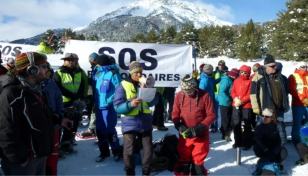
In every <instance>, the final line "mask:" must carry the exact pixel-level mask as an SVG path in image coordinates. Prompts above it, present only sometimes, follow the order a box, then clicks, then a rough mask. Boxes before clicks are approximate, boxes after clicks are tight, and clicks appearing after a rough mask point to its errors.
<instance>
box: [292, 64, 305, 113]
mask: <svg viewBox="0 0 308 176" xmlns="http://www.w3.org/2000/svg"><path fill="white" fill-rule="evenodd" d="M295 76H298V77H299V78H300V79H301V82H296V79H295ZM288 80H289V86H290V94H291V95H292V106H300V107H305V106H306V105H305V104H303V103H302V101H303V100H304V98H308V72H307V71H300V70H298V69H295V71H294V74H292V75H290V76H289V78H288ZM297 86H301V87H298V88H297ZM302 86H306V87H302ZM297 89H298V90H297Z"/></svg>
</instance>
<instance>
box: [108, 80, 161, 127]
mask: <svg viewBox="0 0 308 176" xmlns="http://www.w3.org/2000/svg"><path fill="white" fill-rule="evenodd" d="M126 81H128V82H131V83H133V82H132V80H131V79H130V78H129V77H128V78H126ZM133 84H134V86H135V89H136V90H137V89H138V87H139V85H138V84H136V83H133ZM158 96H159V95H158V93H156V95H155V98H154V99H153V100H152V101H151V102H148V106H149V107H151V106H154V105H155V104H157V102H158ZM113 105H114V109H115V111H116V112H117V113H118V114H127V113H129V112H131V111H132V110H133V108H132V107H131V105H130V101H128V100H127V99H126V93H125V90H124V88H123V86H122V84H120V85H119V86H118V87H117V89H116V92H115V96H114V100H113ZM152 120H153V116H152V114H144V113H142V112H139V114H138V115H136V116H125V117H121V125H122V133H126V132H129V131H137V132H140V133H142V132H144V131H149V130H153V128H152Z"/></svg>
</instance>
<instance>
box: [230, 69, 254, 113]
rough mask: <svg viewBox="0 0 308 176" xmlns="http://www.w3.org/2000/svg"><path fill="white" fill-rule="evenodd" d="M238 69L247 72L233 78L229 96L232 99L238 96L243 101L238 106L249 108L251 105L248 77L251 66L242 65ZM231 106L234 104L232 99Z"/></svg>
mask: <svg viewBox="0 0 308 176" xmlns="http://www.w3.org/2000/svg"><path fill="white" fill-rule="evenodd" d="M239 70H240V71H244V72H247V73H248V74H247V75H240V77H239V78H237V79H235V80H234V83H233V86H232V89H231V96H232V99H234V98H235V97H238V98H239V99H240V100H241V101H242V102H243V104H242V105H241V106H240V107H242V108H251V107H252V106H251V102H250V89H251V80H250V79H249V77H250V72H251V68H250V67H249V66H246V65H243V66H241V68H240V69H239ZM232 106H234V101H233V103H232Z"/></svg>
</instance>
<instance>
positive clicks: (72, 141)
mask: <svg viewBox="0 0 308 176" xmlns="http://www.w3.org/2000/svg"><path fill="white" fill-rule="evenodd" d="M75 136H76V132H73V133H72V136H71V139H70V142H71V144H72V145H73V146H75V145H77V142H76V139H75Z"/></svg>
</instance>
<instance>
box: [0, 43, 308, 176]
mask: <svg viewBox="0 0 308 176" xmlns="http://www.w3.org/2000/svg"><path fill="white" fill-rule="evenodd" d="M50 52H51V50H50V49H48V46H47V45H46V44H45V43H41V44H40V45H39V46H38V50H37V51H36V52H27V53H22V54H20V55H19V56H17V57H16V60H14V59H10V60H8V61H7V63H6V65H5V66H4V67H3V66H0V107H1V108H0V121H1V123H0V149H1V150H0V156H1V167H2V170H3V172H4V174H5V175H45V174H46V175H57V164H58V160H59V158H61V157H64V156H65V155H69V154H72V153H76V152H77V151H76V150H75V149H74V146H75V145H77V144H78V143H77V142H76V140H75V135H76V132H77V128H78V126H79V123H80V121H81V119H82V111H80V109H79V110H78V108H77V109H76V106H77V105H76V104H79V105H80V107H83V108H82V110H83V109H84V105H85V103H87V104H88V106H89V109H91V110H92V112H91V115H89V117H90V123H89V127H88V129H87V130H86V131H83V132H81V134H80V135H81V137H89V136H90V137H91V136H97V139H98V148H99V151H100V154H99V156H98V157H97V158H95V159H93V160H95V161H96V162H103V161H104V160H105V159H106V158H107V157H110V156H111V154H110V150H109V147H110V148H111V153H112V155H113V158H114V161H115V162H118V161H120V160H121V159H123V161H124V171H125V173H126V175H135V160H134V153H135V150H136V144H137V143H141V144H142V147H143V150H144V155H143V157H142V174H143V175H145V176H147V175H150V174H151V163H152V159H153V143H152V141H153V136H152V131H153V129H157V130H160V131H167V130H168V128H167V127H165V125H164V122H165V120H169V121H171V122H173V123H174V127H175V128H176V129H177V130H178V133H179V135H178V136H179V140H178V144H177V150H178V154H179V161H178V163H177V164H176V165H175V168H174V174H175V175H189V174H191V175H208V172H207V170H206V168H205V167H204V160H205V158H206V156H207V154H208V152H209V150H210V147H209V145H210V133H217V132H218V131H220V132H221V134H222V140H225V141H228V142H232V139H231V133H232V132H233V134H234V144H233V148H241V149H242V150H250V149H251V148H252V147H253V151H254V153H255V155H256V156H257V157H260V159H259V161H258V163H257V170H256V172H255V174H256V175H264V174H266V175H268V174H271V173H277V172H279V170H282V169H283V164H282V161H284V160H285V159H286V158H287V156H288V152H287V150H286V148H285V145H286V142H287V136H286V131H285V125H284V113H286V112H287V111H289V109H290V106H289V99H288V94H289V93H290V94H291V95H292V104H291V106H292V113H293V127H292V141H293V144H294V146H295V148H296V149H297V151H298V154H299V158H300V159H299V160H298V161H296V164H297V165H304V164H306V163H307V162H308V147H307V146H308V137H307V136H308V132H307V129H308V72H307V66H308V65H307V63H305V62H302V63H300V64H299V65H300V67H299V68H297V69H296V70H295V71H294V74H292V75H290V76H289V78H287V77H285V76H284V75H283V74H282V73H281V71H282V64H281V63H279V62H276V61H275V59H274V58H273V57H272V56H271V55H268V56H267V57H266V58H265V59H264V65H260V64H258V63H256V64H254V66H253V67H252V68H251V67H250V66H247V65H242V66H241V67H240V68H239V69H237V68H232V69H231V70H230V71H229V69H228V67H227V66H226V63H225V61H223V60H220V61H219V62H218V66H217V67H216V69H215V71H214V67H213V66H212V65H211V64H201V65H200V66H199V71H197V70H195V71H194V72H193V73H192V74H191V75H189V74H188V75H185V76H183V77H182V78H181V85H180V88H181V91H179V92H178V93H177V94H176V95H175V89H176V88H175V87H157V88H156V95H155V97H154V99H153V100H152V101H150V102H144V101H143V100H142V99H141V98H138V97H137V90H138V89H139V88H147V85H146V84H141V83H140V81H139V79H140V78H141V77H142V72H143V68H142V66H141V64H140V63H139V62H136V61H133V62H131V63H130V64H129V70H128V71H129V76H128V77H126V78H125V79H122V78H121V76H120V74H119V68H118V67H117V66H116V64H115V63H114V61H113V60H112V59H110V58H109V56H108V55H105V54H102V55H98V54H97V53H91V54H90V55H89V58H88V59H89V64H91V68H92V74H91V76H90V79H88V76H87V75H86V73H85V71H84V70H83V69H82V68H81V67H80V65H79V57H78V55H77V54H74V53H66V54H65V56H64V57H63V58H62V59H61V60H63V65H62V66H61V67H60V68H59V69H58V70H56V71H53V69H52V68H51V67H50V64H49V63H48V62H47V56H46V54H50ZM193 70H194V69H193ZM252 71H253V72H254V74H252V75H251V72H252ZM89 90H90V91H89ZM89 92H90V93H89ZM89 94H90V95H91V96H90V97H91V99H89ZM166 104H168V108H166ZM153 106H154V107H155V109H154V112H153V113H152V112H151V110H150V107H153ZM70 109H71V110H72V112H73V113H71V111H68V110H70ZM166 109H168V111H167V110H166ZM218 111H220V114H221V118H220V119H221V126H220V127H219V126H218V124H219V123H218V119H219V118H218ZM67 112H69V113H67ZM119 116H120V119H121V130H122V134H123V145H120V142H119V138H118V132H117V130H116V128H115V127H116V124H117V121H118V117H119Z"/></svg>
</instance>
